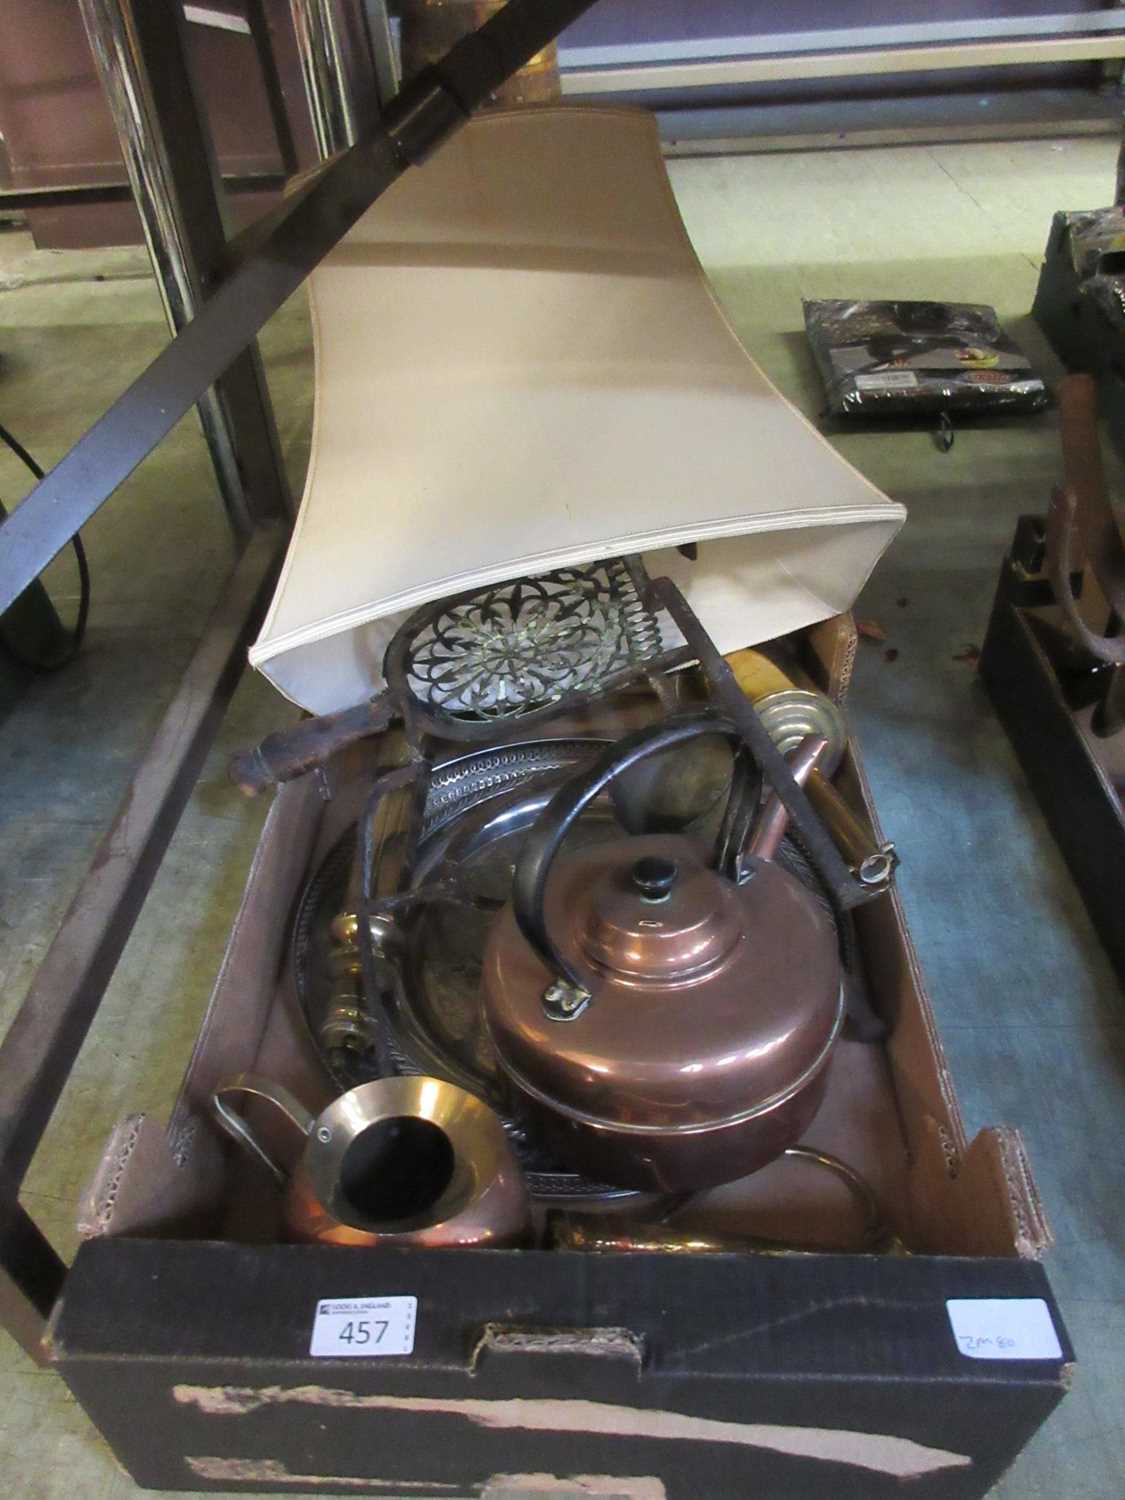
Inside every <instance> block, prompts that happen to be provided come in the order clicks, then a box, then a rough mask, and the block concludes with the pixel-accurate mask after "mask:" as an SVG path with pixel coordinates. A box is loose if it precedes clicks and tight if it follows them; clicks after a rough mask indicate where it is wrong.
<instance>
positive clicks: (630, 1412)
mask: <svg viewBox="0 0 1125 1500" xmlns="http://www.w3.org/2000/svg"><path fill="white" fill-rule="evenodd" d="M451 1253H452V1254H455V1255H456V1257H457V1265H458V1276H457V1287H456V1295H455V1296H454V1297H451V1296H450V1295H449V1291H450V1281H449V1274H448V1273H449V1269H450V1255H451ZM398 1294H410V1295H414V1296H416V1297H417V1298H418V1319H417V1342H416V1345H415V1349H414V1352H413V1354H412V1355H410V1356H405V1357H394V1358H389V1359H368V1358H360V1359H347V1360H342V1359H328V1360H324V1359H315V1358H312V1357H310V1355H309V1353H308V1346H309V1338H310V1334H311V1329H312V1322H313V1317H314V1313H315V1309H316V1306H317V1303H318V1300H319V1299H321V1298H324V1297H359V1296H385V1295H398ZM949 1297H981V1298H987V1297H1004V1298H1010V1297H1020V1298H1042V1299H1043V1300H1044V1301H1045V1302H1046V1304H1047V1306H1048V1308H1049V1309H1050V1312H1051V1316H1052V1319H1053V1321H1054V1324H1055V1328H1056V1330H1057V1332H1058V1336H1059V1340H1060V1344H1061V1346H1062V1358H1061V1359H1056V1360H1030V1361H1024V1360H1020V1361H1011V1362H1008V1361H1002V1360H992V1359H974V1358H970V1357H967V1356H966V1355H964V1354H963V1353H962V1352H961V1351H960V1349H959V1348H958V1347H957V1344H956V1342H955V1340H954V1338H953V1334H952V1329H951V1326H950V1323H949V1319H948V1315H947V1312H946V1305H945V1304H946V1299H947V1298H949ZM624 1307H627V1308H628V1330H627V1331H628V1333H630V1334H631V1335H632V1339H617V1340H608V1341H607V1340H605V1339H600V1340H599V1339H598V1338H597V1337H595V1336H594V1335H593V1332H592V1331H593V1330H604V1329H605V1328H606V1327H607V1326H613V1327H616V1326H617V1325H620V1323H621V1320H622V1309H623V1308H624ZM498 1329H501V1330H507V1332H508V1334H509V1335H511V1334H513V1333H519V1332H520V1331H522V1332H523V1333H524V1334H526V1335H529V1337H526V1338H524V1339H522V1340H521V1339H520V1338H518V1337H516V1338H513V1337H508V1338H507V1339H504V1338H495V1337H492V1336H491V1335H493V1334H495V1332H496V1331H497V1330H498ZM545 1330H552V1331H556V1332H557V1331H558V1330H565V1331H566V1332H567V1334H568V1335H569V1336H568V1337H567V1338H565V1339H563V1340H562V1341H561V1343H562V1348H561V1351H560V1348H559V1344H560V1341H559V1340H558V1339H557V1338H554V1339H552V1338H540V1339H538V1340H537V1339H536V1338H535V1336H534V1335H535V1334H536V1332H538V1333H539V1334H542V1333H543V1332H544V1331H545ZM52 1357H53V1361H54V1363H55V1365H56V1367H57V1368H58V1369H59V1370H60V1372H61V1373H62V1374H63V1376H64V1378H65V1379H66V1381H67V1384H68V1385H69V1386H70V1388H71V1390H72V1391H73V1392H74V1394H75V1395H76V1396H77V1397H78V1399H79V1401H80V1402H81V1403H82V1405H83V1406H84V1407H85V1409H86V1410H87V1411H88V1413H89V1414H90V1416H91V1417H92V1418H93V1420H94V1421H95V1422H96V1423H97V1425H98V1427H99V1428H100V1429H101V1431H102V1432H103V1434H104V1435H105V1436H106V1438H107V1439H108V1440H109V1442H110V1444H111V1446H112V1447H113V1449H114V1451H115V1453H116V1454H117V1456H118V1457H119V1458H120V1459H121V1461H122V1462H123V1463H124V1464H125V1465H126V1466H127V1467H128V1469H129V1470H130V1472H131V1473H132V1474H133V1475H134V1477H135V1478H136V1479H137V1480H138V1482H139V1483H141V1484H143V1485H147V1486H151V1487H154V1488H156V1487H159V1488H165V1489H176V1488H180V1489H189V1490H199V1489H208V1488H211V1489H219V1490H230V1489H231V1487H232V1485H237V1484H238V1483H243V1484H246V1485H247V1486H251V1487H252V1488H254V1489H258V1490H260V1489H262V1488H263V1487H269V1488H284V1489H285V1490H286V1491H288V1492H295V1491H299V1490H313V1491H315V1490H318V1489H319V1490H320V1491H322V1492H334V1491H336V1492H339V1491H348V1492H353V1493H355V1492H361V1493H373V1494H374V1493H383V1494H389V1495H397V1494H398V1493H400V1492H405V1491H407V1490H409V1491H410V1492H411V1493H419V1494H429V1493H432V1494H433V1495H434V1496H437V1495H441V1494H448V1495H450V1496H454V1497H458V1500H459V1497H462V1496H469V1495H495V1496H497V1497H501V1496H503V1494H504V1490H503V1488H502V1487H501V1486H502V1484H503V1483H505V1482H506V1481H502V1480H500V1479H497V1478H496V1477H495V1476H527V1475H532V1474H534V1475H537V1476H543V1475H554V1476H557V1477H558V1478H560V1479H566V1477H567V1476H603V1477H604V1476H620V1478H621V1480H622V1489H621V1491H620V1493H621V1494H622V1495H627V1494H630V1493H632V1492H631V1491H630V1490H629V1489H628V1484H629V1483H632V1482H633V1481H640V1480H643V1481H644V1482H645V1484H646V1485H647V1486H648V1488H647V1489H646V1488H636V1490H635V1493H636V1494H637V1495H638V1497H646V1500H647V1497H649V1496H652V1497H660V1500H663V1497H664V1496H666V1497H667V1500H701V1497H706V1500H720V1497H731V1500H734V1497H736V1496H737V1497H740V1500H741V1497H744V1496H747V1495H750V1494H753V1495H755V1496H761V1497H763V1500H768V1497H773V1496H784V1497H786V1500H803V1497H805V1496H808V1497H810V1500H811V1497H813V1496H818V1497H819V1496H822V1495H824V1494H832V1495H834V1496H840V1497H855V1500H883V1497H890V1496H900V1495H902V1494H903V1493H904V1489H905V1490H908V1492H909V1494H910V1495H911V1497H917V1500H936V1497H941V1500H969V1497H979V1496H982V1495H984V1494H985V1493H986V1492H987V1490H988V1489H989V1488H990V1487H991V1486H992V1484H993V1483H994V1482H995V1480H996V1479H997V1477H998V1476H999V1475H1000V1473H1001V1472H1002V1471H1003V1469H1004V1468H1005V1467H1006V1465H1007V1464H1008V1463H1009V1462H1010V1461H1011V1459H1012V1457H1013V1455H1014V1454H1015V1453H1016V1452H1017V1451H1018V1450H1019V1448H1020V1447H1022V1446H1023V1444H1024V1443H1025V1442H1026V1441H1027V1439H1028V1438H1029V1437H1030V1435H1031V1433H1032V1432H1034V1430H1035V1429H1036V1428H1037V1427H1038V1426H1039V1425H1040V1424H1041V1422H1042V1421H1043V1420H1044V1419H1045V1417H1046V1416H1047V1415H1048V1414H1049V1412H1050V1411H1051V1410H1052V1409H1053V1407H1054V1406H1055V1405H1056V1404H1057V1402H1058V1401H1059V1400H1060V1398H1061V1397H1062V1395H1063V1393H1064V1391H1065V1389H1066V1385H1067V1382H1068V1378H1069V1365H1070V1362H1071V1360H1072V1358H1073V1355H1072V1352H1071V1349H1070V1345H1069V1341H1068V1339H1067V1335H1066V1332H1065V1330H1064V1328H1063V1325H1062V1322H1061V1320H1060V1318H1059V1316H1058V1311H1057V1308H1055V1306H1054V1303H1053V1299H1052V1297H1051V1293H1050V1290H1049V1287H1048V1283H1047V1279H1046V1276H1045V1274H1044V1271H1043V1269H1042V1267H1041V1266H1040V1265H1039V1264H1038V1263H1036V1262H1031V1261H1023V1260H1018V1259H1015V1258H1013V1259H1005V1260H997V1259H971V1260H970V1259H961V1258H954V1257H949V1258H943V1257H933V1256H927V1257H903V1258H879V1257H871V1256H849V1255H839V1256H837V1255H825V1256H808V1257H785V1258H774V1257H760V1256H750V1257H746V1256H725V1255H724V1256H698V1257H688V1258H684V1257H667V1256H659V1255H654V1256H643V1255H642V1256H624V1257H623V1256H597V1255H586V1256H584V1255H581V1254H577V1255H573V1254H560V1253H558V1252H552V1253H543V1252H534V1251H532V1252H526V1251H525V1252H505V1251H458V1252H441V1251H411V1252H405V1251H395V1250H373V1251H367V1250H351V1251H345V1252H341V1251H339V1250H338V1249H336V1248H335V1247H323V1246H236V1245H230V1244H219V1243H178V1242H172V1241H159V1240H140V1239H138V1240H124V1241H116V1242H110V1241H104V1240H94V1241H90V1242H88V1243H86V1244H84V1245H83V1246H82V1247H81V1249H80V1251H79V1253H78V1256H77V1259H76V1261H75V1265H74V1270H73V1271H72V1273H71V1277H70V1279H69V1280H68V1283H67V1291H66V1296H65V1298H64V1301H63V1304H62V1307H61V1310H60V1313H59V1316H58V1318H57V1320H56V1325H55V1328H54V1331H53V1354H52ZM329 1414H330V1420H328V1417H329ZM582 1482H583V1483H584V1482H585V1481H582ZM490 1485H491V1486H492V1488H489V1486H490ZM396 1486H397V1487H398V1488H396ZM430 1486H432V1490H431V1489H430ZM513 1490H514V1482H513V1485H512V1486H510V1487H509V1492H512V1491H513ZM587 1492H588V1493H609V1494H616V1493H617V1492H616V1491H604V1490H602V1491H598V1490H589V1491H587ZM558 1493H560V1494H571V1493H572V1494H574V1495H575V1496H577V1495H580V1494H582V1493H583V1490H582V1488H581V1484H580V1483H579V1481H578V1480H575V1482H574V1488H573V1490H572V1491H568V1490H565V1489H564V1490H560V1491H559V1492H558Z"/></svg>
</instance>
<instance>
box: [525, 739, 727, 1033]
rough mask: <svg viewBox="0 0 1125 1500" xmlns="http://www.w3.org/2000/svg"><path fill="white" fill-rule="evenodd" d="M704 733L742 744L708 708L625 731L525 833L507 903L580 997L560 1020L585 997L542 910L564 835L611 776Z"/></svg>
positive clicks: (533, 942) (553, 967) (552, 966)
mask: <svg viewBox="0 0 1125 1500" xmlns="http://www.w3.org/2000/svg"><path fill="white" fill-rule="evenodd" d="M705 734H719V735H723V736H724V737H725V738H726V739H728V740H731V741H733V742H734V743H736V744H738V745H741V744H742V735H741V733H740V732H739V730H738V729H737V728H736V727H735V725H734V724H732V723H731V721H730V720H729V719H723V718H719V717H718V716H716V715H715V714H710V713H700V714H691V715H685V716H684V717H683V718H675V719H665V720H662V721H661V722H660V723H658V724H650V725H648V726H647V727H646V728H644V729H638V730H636V731H635V732H634V733H633V734H627V735H625V736H624V738H623V739H620V740H617V741H616V742H615V743H614V744H612V745H610V746H609V747H608V749H606V750H605V751H604V752H603V754H601V755H599V756H598V758H597V760H596V761H595V762H594V763H593V765H592V766H591V767H590V768H589V770H587V771H583V772H582V773H581V774H580V775H578V776H574V777H572V778H571V780H569V781H568V782H567V783H566V784H565V786H562V787H560V788H559V790H558V791H557V792H556V793H555V795H554V797H552V799H551V801H550V802H549V803H548V804H547V806H546V807H545V808H544V810H543V812H542V813H541V814H540V816H539V817H538V819H537V820H536V822H535V825H534V826H533V828H532V829H531V832H530V833H529V834H528V836H527V841H526V843H525V844H524V847H523V851H522V852H521V854H520V857H519V860H518V862H517V864H516V870H515V877H514V880H513V883H512V908H513V911H514V913H515V918H516V922H517V923H518V924H519V929H520V931H521V932H522V933H523V935H524V937H525V938H526V939H527V941H528V942H529V943H530V944H531V946H532V948H533V949H534V950H535V952H536V954H537V955H538V956H539V958H540V959H542V961H543V963H544V964H545V965H546V966H547V968H548V969H549V970H550V972H551V974H552V975H556V976H558V977H559V978H560V979H561V980H562V981H563V982H564V984H565V985H567V986H569V987H570V989H571V990H572V991H574V992H575V994H576V995H577V997H579V998H578V999H577V1000H575V998H574V997H573V996H572V997H571V1004H570V1005H569V1006H568V1005H567V1004H566V1003H564V1004H563V1005H562V1015H560V1019H562V1016H563V1015H566V1016H570V1015H576V1014H577V1013H578V1006H579V1004H580V1002H581V997H586V998H588V991H587V989H586V985H585V982H584V981H583V979H582V977H581V975H579V974H578V973H576V972H575V970H574V969H572V968H571V966H570V965H569V964H568V963H567V962H566V960H565V959H564V958H563V956H562V954H561V953H560V952H559V951H558V949H557V948H556V946H555V944H554V941H553V940H552V938H551V934H550V933H549V932H548V931H547V921H546V913H545V909H544V907H545V898H546V894H547V879H548V877H549V875H550V873H551V866H552V864H553V863H554V860H555V856H556V854H558V852H559V849H560V847H561V845H562V841H563V839H564V838H565V837H566V835H567V832H568V831H569V829H570V828H571V826H572V824H573V823H574V822H575V820H576V819H577V818H578V817H579V816H580V815H581V813H582V812H583V811H584V810H585V808H587V807H588V806H589V805H590V803H591V802H593V800H594V798H595V797H597V796H599V795H600V794H601V793H602V792H604V791H605V789H606V787H608V786H609V784H610V783H611V782H612V781H613V780H614V779H615V778H616V777H618V776H620V775H622V773H623V772H625V771H628V770H629V769H630V767H632V766H635V765H636V764H637V762H638V761H642V760H647V759H648V757H649V756H650V755H656V754H657V753H658V752H659V751H661V750H668V749H670V748H671V747H672V746H673V745H681V744H683V743H684V742H685V741H687V740H694V739H698V738H699V737H700V736H701V735H705ZM734 786H735V782H734V781H732V792H731V795H732V796H733V795H734ZM728 812H729V807H728ZM726 822H727V819H724V825H725V824H726ZM564 1002H565V997H564Z"/></svg>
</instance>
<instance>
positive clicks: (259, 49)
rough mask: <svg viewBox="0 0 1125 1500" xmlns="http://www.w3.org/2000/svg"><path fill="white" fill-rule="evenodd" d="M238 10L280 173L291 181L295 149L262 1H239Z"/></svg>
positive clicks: (293, 170)
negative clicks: (251, 49)
mask: <svg viewBox="0 0 1125 1500" xmlns="http://www.w3.org/2000/svg"><path fill="white" fill-rule="evenodd" d="M242 9H243V10H244V11H245V13H246V24H247V25H248V26H249V28H250V39H251V41H252V42H253V44H254V52H255V54H256V56H257V59H258V71H259V73H260V74H261V75H262V87H263V89H264V90H265V94H266V104H267V106H268V108H269V112H270V120H271V122H272V124H273V133H274V138H275V139H276V141H277V150H278V154H279V155H280V157H281V166H282V170H283V171H284V173H285V175H286V177H292V176H293V173H294V172H295V171H296V170H297V165H298V163H297V145H296V142H295V141H294V139H293V127H292V126H291V125H290V123H289V112H288V110H287V109H286V108H285V91H284V89H283V88H282V85H281V74H280V72H279V71H278V67H277V58H276V57H275V56H274V50H273V41H272V39H271V37H270V26H269V20H268V18H267V16H266V11H265V5H264V4H263V0H242Z"/></svg>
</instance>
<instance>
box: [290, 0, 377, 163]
mask: <svg viewBox="0 0 1125 1500" xmlns="http://www.w3.org/2000/svg"><path fill="white" fill-rule="evenodd" d="M289 9H290V12H291V14H292V17H293V31H294V34H295V36H296V38H297V53H298V55H299V57H300V59H301V76H302V79H303V81H304V85H305V98H306V99H307V101H308V106H309V115H310V117H311V119H312V125H313V135H314V136H315V137H316V145H317V150H318V151H319V153H320V157H321V160H322V161H326V160H327V159H328V158H329V157H330V156H335V154H336V153H337V152H338V151H344V150H346V149H347V148H348V147H349V146H354V145H355V144H356V143H357V142H358V141H361V140H364V139H365V138H366V137H368V136H370V134H371V133H372V131H374V130H375V129H376V128H377V127H378V124H379V118H380V115H381V113H382V103H383V99H384V98H389V97H390V95H389V94H383V88H384V87H385V82H386V77H385V65H384V66H377V64H376V51H375V40H376V39H374V38H373V37H372V35H371V30H370V27H371V19H372V18H371V17H370V15H369V12H368V9H367V6H366V4H365V3H364V0H289ZM374 19H375V22H376V24H377V23H378V20H379V17H378V16H376V17H375V18H374ZM383 20H384V22H385V16H384V17H383ZM382 37H383V33H382V31H380V38H379V40H380V41H382ZM381 75H382V76H381Z"/></svg>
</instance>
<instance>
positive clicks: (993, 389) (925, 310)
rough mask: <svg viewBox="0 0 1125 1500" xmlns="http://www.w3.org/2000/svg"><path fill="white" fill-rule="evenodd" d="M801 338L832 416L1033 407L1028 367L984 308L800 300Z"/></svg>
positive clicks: (1037, 382)
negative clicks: (809, 347)
mask: <svg viewBox="0 0 1125 1500" xmlns="http://www.w3.org/2000/svg"><path fill="white" fill-rule="evenodd" d="M804 309H805V332H806V333H807V334H808V337H809V341H810V343H811V344H812V348H813V354H814V355H815V357H816V362H817V367H818V368H819V370H820V374H821V378H822V379H823V381H824V385H825V389H826V391H827V393H828V411H829V412H831V413H833V414H835V415H837V416H849V417H851V416H856V417H882V416H895V417H904V416H911V415H918V416H921V415H925V414H933V413H938V414H941V413H945V414H948V415H956V414H958V413H960V414H963V415H968V414H979V415H982V416H983V415H987V414H989V413H994V412H1000V413H1005V412H1007V413H1017V412H1035V411H1041V410H1042V409H1043V407H1045V406H1046V405H1047V404H1048V400H1049V398H1048V395H1047V390H1046V387H1045V386H1044V384H1043V381H1042V380H1041V379H1040V378H1039V376H1038V375H1037V374H1036V372H1035V370H1034V369H1033V368H1032V365H1031V361H1030V360H1029V359H1028V358H1027V356H1026V355H1025V354H1024V353H1023V352H1022V351H1021V350H1020V349H1019V348H1017V346H1016V345H1015V344H1014V343H1013V342H1012V340H1011V339H1010V338H1008V336H1007V335H1006V334H1005V333H1003V332H1002V331H1001V328H1000V324H999V322H998V321H997V318H996V313H995V311H994V309H993V308H991V307H987V306H985V305H984V304H974V303H966V302H844V301H831V302H805V304H804Z"/></svg>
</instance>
